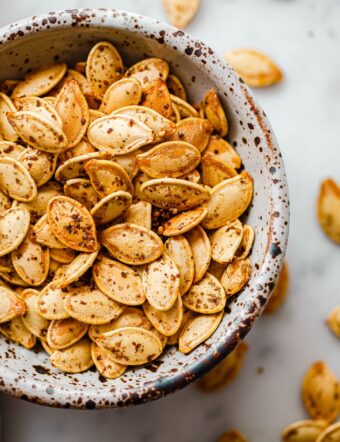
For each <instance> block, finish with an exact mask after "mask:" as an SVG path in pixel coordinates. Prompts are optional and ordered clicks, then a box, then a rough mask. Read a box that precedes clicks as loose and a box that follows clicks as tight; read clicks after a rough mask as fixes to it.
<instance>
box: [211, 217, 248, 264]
mask: <svg viewBox="0 0 340 442" xmlns="http://www.w3.org/2000/svg"><path fill="white" fill-rule="evenodd" d="M242 236H243V227H242V223H241V222H240V221H239V220H238V219H235V220H234V221H229V222H228V223H227V224H226V225H225V226H223V227H220V228H219V229H217V230H215V231H214V233H213V234H212V235H211V237H210V242H211V257H212V259H213V260H214V261H217V262H219V263H221V264H228V263H229V262H231V261H232V260H233V259H234V257H235V255H236V252H237V250H238V248H239V246H240V244H241V241H242Z"/></svg>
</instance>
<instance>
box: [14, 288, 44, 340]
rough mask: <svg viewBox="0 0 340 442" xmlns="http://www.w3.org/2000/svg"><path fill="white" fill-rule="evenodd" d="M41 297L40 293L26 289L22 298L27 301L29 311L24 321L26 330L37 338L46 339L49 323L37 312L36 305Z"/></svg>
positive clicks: (23, 318)
mask: <svg viewBox="0 0 340 442" xmlns="http://www.w3.org/2000/svg"><path fill="white" fill-rule="evenodd" d="M38 296H39V292H38V291H37V290H33V289H26V290H24V291H23V292H22V294H21V297H22V299H23V300H24V301H25V303H26V306H27V311H26V313H25V314H24V315H23V317H22V320H23V323H24V325H25V326H26V328H27V329H28V330H29V331H30V332H31V333H33V334H34V336H36V337H37V338H41V339H46V335H47V329H48V327H49V321H48V320H47V319H45V318H42V317H41V316H40V315H39V314H38V313H37V312H36V310H35V305H36V302H37V299H38Z"/></svg>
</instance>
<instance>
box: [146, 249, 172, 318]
mask: <svg viewBox="0 0 340 442" xmlns="http://www.w3.org/2000/svg"><path fill="white" fill-rule="evenodd" d="M142 282H143V287H144V293H145V294H146V299H147V300H148V301H149V303H150V304H151V306H152V307H154V308H155V309H157V310H161V311H166V310H169V309H170V308H171V307H172V306H173V305H174V303H175V302H176V299H177V298H178V295H179V282H180V275H179V270H178V268H177V266H176V264H175V262H174V261H173V260H172V259H171V258H170V256H169V255H167V254H164V255H162V256H161V257H160V258H158V259H157V260H156V261H154V262H151V263H149V264H148V265H146V266H145V268H144V271H143V277H142Z"/></svg>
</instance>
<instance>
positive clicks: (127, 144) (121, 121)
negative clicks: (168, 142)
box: [87, 108, 154, 155]
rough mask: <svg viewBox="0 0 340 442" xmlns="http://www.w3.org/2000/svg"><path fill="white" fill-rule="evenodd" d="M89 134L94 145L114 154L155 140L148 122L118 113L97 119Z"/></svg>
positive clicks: (134, 148) (120, 153)
mask: <svg viewBox="0 0 340 442" xmlns="http://www.w3.org/2000/svg"><path fill="white" fill-rule="evenodd" d="M122 109H124V108H122ZM119 110H120V109H118V111H119ZM87 136H88V139H89V141H90V143H91V144H93V146H95V147H96V148H97V149H99V150H106V151H109V152H110V153H112V155H124V154H127V153H130V152H133V151H134V150H137V149H139V148H140V147H142V146H145V145H146V144H149V143H151V142H153V141H154V135H153V132H152V130H151V129H150V128H149V127H148V126H147V125H146V124H144V123H143V122H141V121H139V120H137V119H136V118H133V117H128V116H125V115H117V114H116V113H114V114H111V115H108V116H105V117H101V118H98V119H97V120H95V121H94V122H93V123H92V124H91V125H90V127H89V129H88V132H87Z"/></svg>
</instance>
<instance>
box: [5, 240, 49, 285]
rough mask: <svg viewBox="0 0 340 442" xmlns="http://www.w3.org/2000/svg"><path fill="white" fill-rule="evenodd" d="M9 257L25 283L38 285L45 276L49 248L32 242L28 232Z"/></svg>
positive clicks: (46, 273) (47, 267) (47, 266)
mask: <svg viewBox="0 0 340 442" xmlns="http://www.w3.org/2000/svg"><path fill="white" fill-rule="evenodd" d="M11 257H12V263H13V265H14V268H15V270H16V272H17V273H18V275H19V276H20V278H22V279H23V280H24V281H25V282H26V283H27V284H30V285H32V286H39V285H41V284H42V283H43V282H44V281H45V279H46V278H47V275H48V269H49V266H50V252H49V249H48V248H45V247H43V246H41V245H40V244H39V243H36V242H32V241H31V238H30V232H28V234H27V236H26V238H25V239H24V241H23V242H22V243H21V244H20V246H19V247H18V248H17V249H16V250H13V252H12V254H11Z"/></svg>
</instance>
